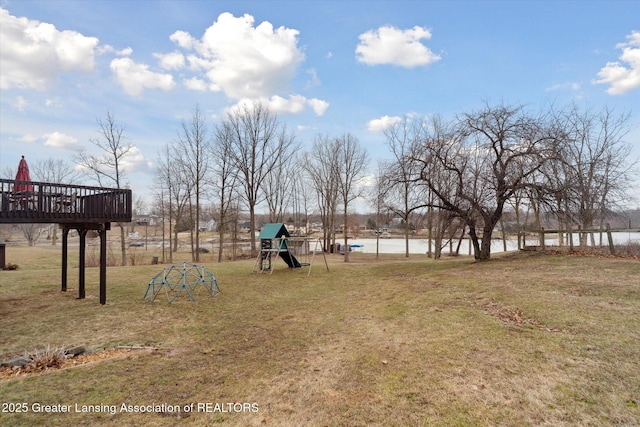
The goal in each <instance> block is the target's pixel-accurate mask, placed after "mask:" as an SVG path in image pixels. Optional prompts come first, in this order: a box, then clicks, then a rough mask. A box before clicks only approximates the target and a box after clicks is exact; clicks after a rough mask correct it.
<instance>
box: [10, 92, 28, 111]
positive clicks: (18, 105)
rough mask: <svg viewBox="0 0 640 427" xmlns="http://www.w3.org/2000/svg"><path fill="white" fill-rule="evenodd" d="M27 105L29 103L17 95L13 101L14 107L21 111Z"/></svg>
mask: <svg viewBox="0 0 640 427" xmlns="http://www.w3.org/2000/svg"><path fill="white" fill-rule="evenodd" d="M27 105H29V103H28V102H27V100H26V99H24V98H23V97H22V96H17V97H16V100H15V102H14V103H13V106H14V108H15V109H16V110H18V111H20V112H23V111H24V109H25V108H26V107H27Z"/></svg>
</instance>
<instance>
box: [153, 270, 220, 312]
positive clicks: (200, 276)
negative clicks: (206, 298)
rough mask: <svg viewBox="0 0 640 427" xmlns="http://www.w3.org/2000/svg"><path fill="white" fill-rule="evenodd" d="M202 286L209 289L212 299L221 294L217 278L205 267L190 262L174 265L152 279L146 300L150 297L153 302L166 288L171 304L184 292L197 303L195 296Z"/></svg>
mask: <svg viewBox="0 0 640 427" xmlns="http://www.w3.org/2000/svg"><path fill="white" fill-rule="evenodd" d="M200 284H202V285H204V286H205V287H206V288H207V293H208V294H209V295H211V296H212V297H213V296H216V294H218V293H220V288H219V287H218V282H217V281H216V278H215V277H214V276H213V274H211V273H210V272H209V271H208V270H207V269H206V268H204V267H203V266H201V265H197V264H192V263H189V262H182V263H178V264H173V265H170V266H168V267H165V268H164V269H163V270H162V271H161V272H160V273H158V274H157V275H156V276H155V277H154V278H153V279H151V281H150V282H149V285H148V286H147V292H146V293H145V294H144V299H147V297H148V298H149V302H153V299H154V298H155V297H156V296H157V295H158V294H159V293H160V291H162V289H163V288H164V291H165V293H166V295H167V299H168V300H169V304H171V303H172V302H173V301H175V300H176V298H178V295H180V294H181V293H182V291H184V292H186V294H187V295H189V298H191V301H195V300H196V299H195V298H194V294H195V292H196V290H197V288H198V286H199V285H200Z"/></svg>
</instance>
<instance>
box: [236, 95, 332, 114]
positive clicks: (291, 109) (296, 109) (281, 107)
mask: <svg viewBox="0 0 640 427" xmlns="http://www.w3.org/2000/svg"><path fill="white" fill-rule="evenodd" d="M258 102H260V103H262V104H263V105H264V106H265V107H268V108H269V110H270V111H272V112H274V113H276V114H298V113H301V112H303V111H304V110H305V108H306V107H307V106H309V107H311V109H312V110H313V111H314V112H315V114H316V115H317V116H322V115H323V114H324V113H325V111H326V110H327V108H329V103H328V102H325V101H323V100H321V99H316V98H312V99H307V98H305V97H304V96H302V95H289V97H288V98H283V97H282V96H279V95H274V96H272V97H270V98H257V99H252V98H244V99H241V100H240V101H238V102H237V103H236V104H235V105H233V106H232V107H229V108H228V109H227V112H230V111H236V110H237V109H238V108H242V107H244V106H248V107H251V106H252V105H254V104H255V103H258Z"/></svg>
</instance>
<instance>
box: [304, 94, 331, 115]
mask: <svg viewBox="0 0 640 427" xmlns="http://www.w3.org/2000/svg"><path fill="white" fill-rule="evenodd" d="M307 104H309V105H310V106H311V108H313V111H314V112H315V113H316V115H317V116H322V115H324V113H325V111H327V108H329V103H328V102H326V101H323V100H322V99H318V98H311V99H309V100H307Z"/></svg>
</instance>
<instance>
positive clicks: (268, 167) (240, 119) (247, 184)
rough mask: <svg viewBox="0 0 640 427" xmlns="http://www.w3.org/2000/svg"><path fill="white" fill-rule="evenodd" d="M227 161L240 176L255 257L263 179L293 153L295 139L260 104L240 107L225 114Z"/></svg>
mask: <svg viewBox="0 0 640 427" xmlns="http://www.w3.org/2000/svg"><path fill="white" fill-rule="evenodd" d="M224 126H228V128H229V133H228V137H229V138H228V140H227V143H228V144H229V149H228V150H227V152H228V153H229V154H230V155H231V161H232V163H233V165H234V167H235V169H236V170H237V171H238V175H239V176H240V177H241V182H242V185H243V188H242V190H243V193H244V194H243V197H244V200H245V202H246V203H247V207H248V208H249V221H250V226H249V228H250V235H251V255H252V256H256V253H257V249H256V229H257V228H256V215H255V214H256V212H255V209H256V205H257V204H258V203H259V202H260V201H262V198H263V197H264V194H265V193H264V187H263V186H264V180H265V178H266V177H267V176H268V175H269V173H271V171H273V169H274V168H275V167H276V166H277V165H278V164H279V162H281V160H282V158H286V157H290V156H291V155H292V154H293V150H292V148H293V147H294V141H295V138H294V136H293V135H292V134H290V133H289V132H288V131H287V128H286V126H284V125H283V124H282V123H281V122H280V121H279V120H278V118H277V116H276V115H274V114H272V113H271V112H270V111H269V109H268V108H267V107H265V106H264V105H263V104H261V103H256V104H253V105H252V106H248V105H246V104H245V105H243V106H241V107H238V108H237V109H236V110H235V111H233V112H230V113H228V114H227V117H226V120H225V124H224Z"/></svg>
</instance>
